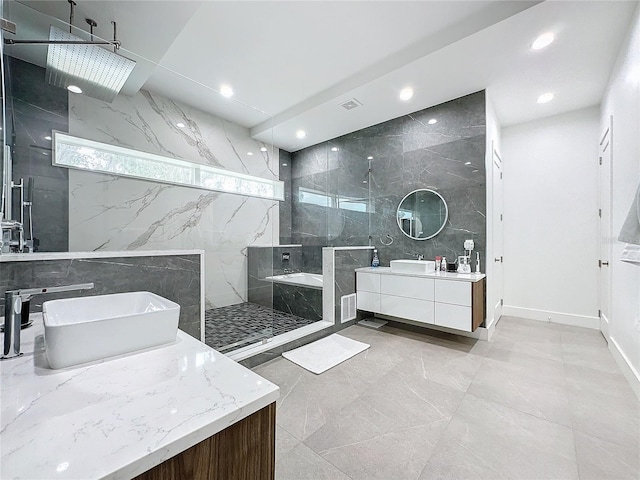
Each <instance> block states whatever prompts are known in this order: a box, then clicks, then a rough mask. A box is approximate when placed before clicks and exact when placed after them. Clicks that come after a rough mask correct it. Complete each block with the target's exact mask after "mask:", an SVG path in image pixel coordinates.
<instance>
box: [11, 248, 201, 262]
mask: <svg viewBox="0 0 640 480" xmlns="http://www.w3.org/2000/svg"><path fill="white" fill-rule="evenodd" d="M165 255H204V250H121V251H117V250H114V251H108V250H99V251H95V252H35V253H3V254H2V255H0V263H2V262H29V261H32V262H33V261H36V260H69V259H74V258H120V257H161V256H165Z"/></svg>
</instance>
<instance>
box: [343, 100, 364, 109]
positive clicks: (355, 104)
mask: <svg viewBox="0 0 640 480" xmlns="http://www.w3.org/2000/svg"><path fill="white" fill-rule="evenodd" d="M340 106H341V107H342V108H345V109H347V110H353V109H354V108H358V107H361V106H362V104H361V103H360V102H359V101H358V100H356V99H355V98H352V99H351V100H347V101H346V102H343V103H341V104H340Z"/></svg>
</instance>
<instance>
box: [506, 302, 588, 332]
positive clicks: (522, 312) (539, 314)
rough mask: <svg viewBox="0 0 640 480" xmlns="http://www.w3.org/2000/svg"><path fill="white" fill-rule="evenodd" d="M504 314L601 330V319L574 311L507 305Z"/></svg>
mask: <svg viewBox="0 0 640 480" xmlns="http://www.w3.org/2000/svg"><path fill="white" fill-rule="evenodd" d="M502 315H507V316H510V317H520V318H526V319H528V320H539V321H541V322H548V323H561V324H563V325H572V326H574V327H585V328H593V329H595V330H600V319H599V318H598V317H590V316H587V315H574V314H572V313H561V312H551V311H547V310H536V309H533V308H524V307H514V306H511V305H505V306H504V307H503V309H502Z"/></svg>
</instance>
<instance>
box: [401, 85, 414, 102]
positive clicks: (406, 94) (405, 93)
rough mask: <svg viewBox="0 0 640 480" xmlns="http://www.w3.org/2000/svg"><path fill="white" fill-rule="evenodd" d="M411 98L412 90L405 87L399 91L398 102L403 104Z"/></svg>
mask: <svg viewBox="0 0 640 480" xmlns="http://www.w3.org/2000/svg"><path fill="white" fill-rule="evenodd" d="M411 97H413V88H411V87H407V88H403V89H402V90H400V100H404V101H405V102H406V101H407V100H409V99H410V98H411Z"/></svg>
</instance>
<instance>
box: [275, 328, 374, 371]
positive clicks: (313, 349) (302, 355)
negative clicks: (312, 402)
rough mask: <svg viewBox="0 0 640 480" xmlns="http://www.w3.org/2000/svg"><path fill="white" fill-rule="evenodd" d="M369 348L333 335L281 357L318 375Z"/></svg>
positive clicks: (360, 343)
mask: <svg viewBox="0 0 640 480" xmlns="http://www.w3.org/2000/svg"><path fill="white" fill-rule="evenodd" d="M369 346H370V345H368V344H366V343H362V342H358V341H357V340H351V339H350V338H347V337H343V336H342V335H338V334H337V333H334V334H333V335H329V336H328V337H324V338H321V339H320V340H316V341H315V342H313V343H309V344H307V345H304V346H302V347H298V348H296V349H294V350H290V351H288V352H284V353H283V354H282V356H283V357H284V358H286V359H287V360H290V361H292V362H293V363H297V364H298V365H300V366H301V367H302V368H305V369H307V370H309V371H310V372H313V373H316V374H320V373H322V372H326V371H327V370H329V369H330V368H333V367H335V366H336V365H338V364H340V363H342V362H344V361H345V360H348V359H350V358H351V357H353V356H354V355H357V354H358V353H360V352H364V351H365V350H366V349H367V348H369Z"/></svg>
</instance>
